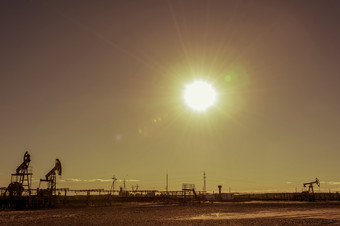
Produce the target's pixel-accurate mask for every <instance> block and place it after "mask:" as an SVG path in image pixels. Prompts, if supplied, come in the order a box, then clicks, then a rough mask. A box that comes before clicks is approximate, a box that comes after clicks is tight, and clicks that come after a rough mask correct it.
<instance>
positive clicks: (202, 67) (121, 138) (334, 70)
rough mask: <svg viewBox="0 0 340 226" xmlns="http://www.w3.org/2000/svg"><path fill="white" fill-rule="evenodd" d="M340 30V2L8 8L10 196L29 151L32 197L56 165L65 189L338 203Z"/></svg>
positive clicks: (3, 65)
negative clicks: (276, 195) (334, 197)
mask: <svg viewBox="0 0 340 226" xmlns="http://www.w3.org/2000/svg"><path fill="white" fill-rule="evenodd" d="M339 24H340V2H339V1H337V0H334V1H329V0H326V1H293V0H292V1H240V0H234V1H227V0H224V1H215V0H209V1H208V0H207V1H199V0H185V1H184V0H183V1H165V0H164V1H163V0H158V1H151V0H144V1H126V0H124V1H123V0H122V1H83V0H82V1H69V0H65V1H43V0H41V1H28V0H27V1H13V0H11V1H6V0H5V1H1V3H0V32H1V33H0V75H1V77H0V103H1V105H0V125H1V126H0V150H1V157H0V187H4V186H7V185H8V184H9V182H10V174H11V173H14V171H15V169H16V167H17V166H18V165H20V163H21V162H22V158H23V155H24V152H25V151H26V150H28V151H29V152H30V153H31V158H32V162H31V166H32V169H33V173H34V178H35V180H34V185H33V187H34V188H35V187H37V186H38V182H37V181H38V180H39V179H40V178H43V177H44V175H45V174H46V173H47V172H48V171H49V170H50V169H51V168H52V167H53V166H54V160H55V158H59V159H60V160H61V163H62V165H63V175H62V178H61V179H62V180H63V181H60V178H58V179H59V181H60V183H59V184H58V186H59V187H71V188H104V189H109V188H110V186H111V182H110V178H111V177H112V176H113V175H115V176H116V177H117V178H118V179H123V178H124V177H125V178H126V179H127V180H131V181H129V182H128V187H131V185H135V184H137V183H138V184H139V186H140V188H141V189H160V190H163V189H165V175H166V172H168V173H169V186H170V190H180V189H181V184H182V183H194V184H196V187H197V188H198V189H202V187H203V171H205V172H206V174H207V187H208V190H215V191H216V190H217V185H219V184H221V185H222V186H223V188H222V189H227V187H232V190H233V191H255V190H289V191H294V190H295V188H298V189H301V188H302V183H303V182H308V181H310V180H314V178H315V177H319V179H320V181H322V182H323V183H322V185H321V186H322V189H327V190H328V188H332V189H335V190H336V189H338V190H339V191H340V176H339V172H340V164H339V159H340V139H339V134H340V120H339V115H340V101H339V97H340V89H339V84H340V77H339V76H340V74H339V73H340V67H339V62H340V45H339V40H340V29H339ZM198 78H200V79H205V80H207V81H210V82H211V83H213V85H214V86H215V87H216V89H217V90H218V93H219V98H218V102H217V104H216V105H215V107H213V108H211V109H209V110H208V111H207V112H206V113H201V114H198V113H195V112H193V111H192V110H190V109H189V108H188V107H187V106H186V105H185V103H184V102H183V98H182V94H183V90H184V87H185V85H186V84H187V83H189V82H190V81H192V80H194V79H198ZM96 179H102V180H103V181H101V182H99V181H98V180H97V182H93V181H94V180H96ZM105 180H108V181H105ZM119 185H121V183H118V186H119Z"/></svg>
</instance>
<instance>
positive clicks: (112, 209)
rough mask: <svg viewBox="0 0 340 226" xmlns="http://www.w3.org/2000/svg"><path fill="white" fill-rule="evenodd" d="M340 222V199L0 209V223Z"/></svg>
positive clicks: (316, 223) (241, 223)
mask: <svg viewBox="0 0 340 226" xmlns="http://www.w3.org/2000/svg"><path fill="white" fill-rule="evenodd" d="M325 224H333V225H340V202H237V203H236V202H232V203H213V204H211V203H205V204H190V205H179V204H168V205H164V204H157V203H117V204H115V205H112V206H109V207H78V208H60V209H46V210H28V211H9V210H1V211H0V225H325Z"/></svg>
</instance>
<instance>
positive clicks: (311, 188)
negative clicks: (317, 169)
mask: <svg viewBox="0 0 340 226" xmlns="http://www.w3.org/2000/svg"><path fill="white" fill-rule="evenodd" d="M313 184H316V185H318V186H319V187H320V181H319V179H318V178H315V181H312V182H308V183H304V184H303V187H304V188H305V187H306V186H307V185H308V191H306V192H308V193H314V188H313Z"/></svg>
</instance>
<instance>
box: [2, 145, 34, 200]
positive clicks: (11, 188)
mask: <svg viewBox="0 0 340 226" xmlns="http://www.w3.org/2000/svg"><path fill="white" fill-rule="evenodd" d="M30 162H31V156H30V154H28V152H27V151H26V152H25V154H24V161H23V162H22V163H21V165H20V166H19V167H18V168H17V169H16V173H13V174H12V178H11V183H10V184H9V185H8V187H7V189H6V191H5V193H4V196H6V194H7V192H8V193H9V197H13V196H21V195H22V193H23V191H24V190H25V189H26V191H27V192H28V193H29V194H30V182H31V176H32V173H29V172H28V167H29V164H30Z"/></svg>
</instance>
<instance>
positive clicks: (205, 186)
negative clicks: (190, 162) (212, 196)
mask: <svg viewBox="0 0 340 226" xmlns="http://www.w3.org/2000/svg"><path fill="white" fill-rule="evenodd" d="M203 179H204V185H203V193H204V194H205V193H206V192H207V184H206V176H205V171H204V172H203Z"/></svg>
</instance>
